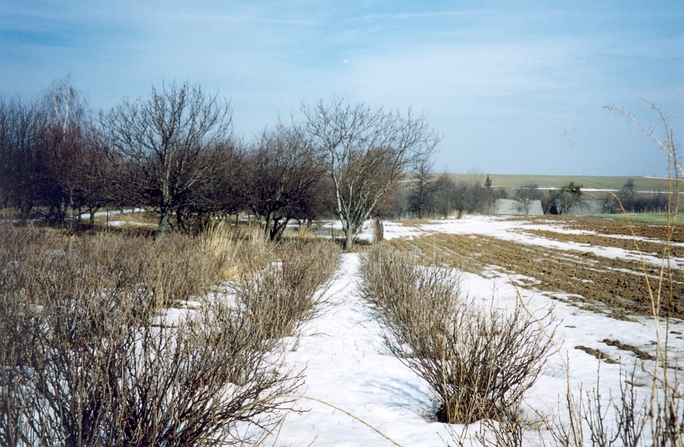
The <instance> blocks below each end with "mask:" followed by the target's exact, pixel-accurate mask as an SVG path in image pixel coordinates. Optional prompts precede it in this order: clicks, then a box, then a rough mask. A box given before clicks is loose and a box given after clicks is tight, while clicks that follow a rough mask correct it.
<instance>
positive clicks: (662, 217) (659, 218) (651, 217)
mask: <svg viewBox="0 0 684 447" xmlns="http://www.w3.org/2000/svg"><path fill="white" fill-rule="evenodd" d="M593 216H594V217H601V218H605V219H614V220H627V219H629V220H630V221H632V222H644V223H652V224H658V225H667V223H668V222H667V214H666V213H639V214H594V215H593ZM673 217H674V218H675V219H674V222H673V223H674V224H675V225H684V217H682V216H681V215H677V216H673Z"/></svg>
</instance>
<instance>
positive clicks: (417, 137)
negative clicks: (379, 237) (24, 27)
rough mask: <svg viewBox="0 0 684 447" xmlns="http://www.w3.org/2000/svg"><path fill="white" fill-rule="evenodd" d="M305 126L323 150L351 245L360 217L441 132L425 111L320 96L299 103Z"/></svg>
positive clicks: (366, 214)
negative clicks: (418, 113)
mask: <svg viewBox="0 0 684 447" xmlns="http://www.w3.org/2000/svg"><path fill="white" fill-rule="evenodd" d="M302 112H303V113H304V115H305V116H306V129H307V131H308V132H309V133H310V134H311V136H312V138H313V141H314V143H315V144H316V145H318V146H319V147H320V148H321V149H322V150H324V151H325V152H326V170H327V171H328V174H329V175H330V176H331V178H332V182H333V186H334V193H335V213H336V214H337V216H338V217H339V219H340V220H341V221H342V229H343V231H344V233H345V242H344V247H345V249H350V248H351V247H352V245H353V243H354V237H355V236H356V235H357V234H358V232H359V231H360V229H361V226H362V225H363V222H364V221H365V220H367V219H368V218H370V217H371V216H372V215H373V212H374V210H375V208H376V205H377V204H378V202H379V201H380V200H381V199H382V198H383V196H385V194H387V192H388V191H389V189H390V187H391V186H392V185H393V184H395V183H396V182H398V181H399V180H401V179H403V178H404V176H405V175H406V173H407V168H409V167H410V166H411V164H412V163H413V162H414V161H415V160H417V159H418V158H420V157H426V156H428V155H429V154H430V153H431V152H432V151H433V150H434V148H435V146H436V145H437V143H438V142H439V139H440V137H439V136H438V135H437V133H436V132H435V131H433V130H431V129H430V128H429V126H428V124H427V122H426V121H425V117H424V116H414V115H413V113H411V111H410V110H409V112H408V114H407V115H406V116H402V115H401V114H400V113H399V112H387V111H385V110H384V109H382V108H379V109H373V108H371V107H368V106H366V105H364V104H361V103H359V104H353V105H352V104H348V103H347V102H345V101H344V100H333V101H332V102H331V103H330V104H326V103H324V102H323V101H322V100H321V101H319V102H318V103H317V104H315V105H314V106H309V105H306V104H303V105H302Z"/></svg>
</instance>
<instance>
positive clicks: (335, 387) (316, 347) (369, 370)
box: [265, 217, 684, 447]
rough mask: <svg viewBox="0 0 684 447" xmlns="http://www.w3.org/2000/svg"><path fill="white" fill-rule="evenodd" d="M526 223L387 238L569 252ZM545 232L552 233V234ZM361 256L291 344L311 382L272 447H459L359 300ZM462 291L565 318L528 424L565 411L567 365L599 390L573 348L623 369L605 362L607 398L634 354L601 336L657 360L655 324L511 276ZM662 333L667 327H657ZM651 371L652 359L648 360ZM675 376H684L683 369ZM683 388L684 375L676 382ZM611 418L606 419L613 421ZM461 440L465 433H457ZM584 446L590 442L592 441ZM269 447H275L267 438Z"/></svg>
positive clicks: (293, 359) (475, 281)
mask: <svg viewBox="0 0 684 447" xmlns="http://www.w3.org/2000/svg"><path fill="white" fill-rule="evenodd" d="M521 225H523V223H521V222H520V221H519V220H506V219H501V218H491V217H475V218H466V219H461V220H447V221H436V222H435V223H432V224H426V225H422V226H419V227H404V226H403V225H401V224H393V223H386V224H385V238H386V239H391V238H395V237H413V236H417V235H419V234H430V233H431V232H446V233H459V234H470V233H473V234H486V235H489V236H494V237H499V238H503V239H507V240H519V241H525V242H526V243H538V244H553V247H554V248H556V249H563V248H564V247H565V248H571V247H570V246H568V244H565V245H563V243H561V242H554V241H548V240H544V239H542V238H539V239H536V240H535V239H534V237H532V236H530V235H529V234H527V235H523V234H520V232H518V231H515V230H516V228H518V227H519V226H521ZM547 229H548V228H547ZM615 250H619V249H606V250H598V251H597V252H596V254H598V255H603V256H624V255H625V253H621V252H617V251H615ZM359 263H360V259H359V255H358V254H345V255H343V260H342V265H341V268H340V271H339V274H338V276H337V277H336V279H335V280H334V283H333V284H332V286H331V287H330V289H329V290H328V291H327V292H326V294H327V302H326V304H324V305H322V306H323V307H322V309H321V312H320V314H319V315H318V316H317V317H316V318H315V319H314V320H312V321H310V322H309V323H308V324H307V325H305V326H304V328H303V331H302V334H301V336H300V337H299V339H298V340H296V342H295V341H293V342H292V343H291V346H290V349H289V351H288V352H287V354H286V367H288V368H289V367H291V368H295V369H301V368H306V369H305V377H306V384H305V385H304V387H303V388H302V389H301V391H300V393H301V395H303V396H305V397H303V398H301V399H300V400H299V403H298V405H299V408H301V410H303V411H302V412H301V413H296V412H293V413H290V414H288V416H287V418H286V420H285V422H284V423H283V425H282V427H281V428H280V430H279V431H278V433H277V435H274V437H277V439H273V440H272V441H274V445H276V446H280V445H283V446H290V445H292V446H308V445H312V446H364V447H368V446H382V445H401V446H405V447H409V446H440V445H442V446H443V445H454V442H453V441H451V436H450V434H449V430H448V427H447V426H445V424H441V423H439V422H436V421H435V419H434V417H433V415H434V413H435V411H436V409H437V404H436V400H435V397H434V395H433V394H432V392H431V390H430V388H429V387H428V385H427V383H426V382H425V381H423V380H422V379H421V378H419V377H418V376H417V375H416V374H415V373H413V372H412V371H411V370H410V369H408V368H407V367H405V366H404V365H403V364H402V363H401V362H400V361H399V360H397V359H396V358H394V357H393V356H392V355H391V354H390V353H389V352H388V350H387V348H386V347H385V346H384V344H383V341H382V338H381V329H380V327H379V325H378V323H377V321H376V320H375V319H374V318H373V316H372V314H371V313H370V311H369V309H368V307H367V306H366V305H365V303H364V302H363V300H362V299H360V298H359V294H358V283H359V280H360V278H359V274H358V267H359ZM462 287H463V293H464V294H465V295H467V296H468V297H469V299H473V300H478V301H482V302H483V304H484V303H488V302H491V300H495V302H496V306H499V307H502V308H510V307H512V306H514V305H515V303H516V300H517V299H519V298H518V292H519V293H520V295H521V298H522V299H523V300H524V302H525V303H527V307H528V308H529V309H531V310H533V311H535V310H536V311H540V310H543V309H546V308H548V307H549V306H553V308H554V310H553V312H554V314H555V316H556V317H557V319H558V320H559V322H560V323H559V325H558V328H557V333H556V340H557V343H558V351H557V352H555V353H554V354H553V355H552V356H551V357H550V358H549V361H548V363H547V367H546V370H545V372H544V373H543V375H542V376H541V377H540V379H539V381H538V382H537V383H536V385H535V386H534V388H533V389H532V390H531V391H530V393H529V395H528V397H527V399H526V401H525V406H524V408H523V412H524V414H525V416H526V418H527V419H528V420H529V421H540V420H541V418H542V417H544V416H548V415H551V414H555V413H558V412H559V407H562V406H563V404H564V401H565V394H566V387H567V384H566V383H567V382H566V367H565V365H566V361H567V362H568V364H569V372H570V383H571V389H573V390H574V392H576V393H577V395H578V396H579V391H578V387H579V386H580V385H581V386H582V388H583V389H584V390H585V391H586V390H590V389H592V388H594V387H595V386H596V383H597V369H598V368H599V361H598V360H597V359H596V358H594V357H592V356H591V355H589V354H587V353H585V352H583V351H581V350H579V349H576V348H575V347H576V346H580V345H581V346H586V347H589V348H596V349H600V350H601V351H603V352H605V353H607V354H608V355H610V357H611V358H613V359H619V364H607V363H605V362H601V363H600V377H601V392H602V395H603V396H604V398H606V399H607V398H608V397H609V396H610V393H609V390H611V391H612V394H613V396H616V397H617V396H618V393H619V385H618V384H619V380H620V374H621V372H622V373H625V372H631V371H632V368H633V365H634V362H635V357H634V356H633V355H632V354H631V353H629V352H627V351H624V350H618V349H617V348H615V347H612V346H608V345H607V344H605V343H603V342H602V340H604V339H619V340H620V341H621V342H623V343H626V344H630V345H633V346H636V347H638V348H639V349H641V350H643V351H645V352H649V353H653V350H654V345H653V344H654V343H655V341H656V336H657V335H656V323H655V322H654V321H653V320H652V319H650V318H647V317H637V318H634V320H633V321H618V320H614V319H610V318H608V317H606V316H603V315H599V314H596V313H592V312H589V311H584V310H580V309H578V308H576V307H572V306H570V305H566V304H564V303H560V302H557V301H552V300H550V299H549V298H548V297H546V296H543V295H540V294H537V293H534V292H531V291H527V290H525V289H519V290H516V288H515V287H514V286H513V284H511V278H510V277H508V276H504V275H501V276H494V277H492V278H488V279H485V278H483V277H481V276H478V275H474V274H468V273H463V274H462ZM659 329H660V331H661V333H660V334H661V336H664V327H662V326H661V327H660V328H659ZM669 330H670V331H671V333H674V334H676V333H679V334H684V323H683V322H681V321H674V322H671V323H670V327H669ZM670 344H671V348H672V349H671V352H672V359H673V360H678V362H679V364H680V365H681V364H684V339H683V338H682V336H681V335H680V336H679V337H676V336H674V335H672V336H671V338H670ZM645 365H646V368H647V369H648V368H651V367H652V362H649V361H647V362H646V363H645ZM678 374H680V375H681V374H682V373H681V371H680V372H679V373H678ZM680 380H681V381H682V382H684V377H680ZM636 382H637V385H639V387H638V393H639V394H638V395H639V396H640V397H641V398H645V397H647V396H648V395H649V393H650V389H649V388H648V387H647V386H645V385H647V384H648V383H649V381H648V372H647V371H643V370H641V369H638V370H637V372H636ZM612 420H613V416H612V415H609V416H608V422H609V423H610V422H611V421H612ZM478 428H479V424H473V426H471V427H469V429H468V432H467V435H466V436H472V435H474V433H475V432H477V430H478ZM452 429H453V431H455V432H457V433H459V434H460V433H462V431H463V427H462V426H456V427H452ZM540 435H541V436H542V437H544V438H546V439H550V438H549V434H548V433H547V432H545V430H540V431H529V432H528V433H527V436H526V438H527V440H528V441H529V442H530V443H532V444H537V443H538V439H539V436H540ZM587 441H588V440H587ZM265 445H271V443H270V441H269V442H266V444H265Z"/></svg>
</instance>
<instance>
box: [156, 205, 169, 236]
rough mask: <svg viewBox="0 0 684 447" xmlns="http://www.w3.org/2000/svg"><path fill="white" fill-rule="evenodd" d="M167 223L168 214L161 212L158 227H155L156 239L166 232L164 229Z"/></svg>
mask: <svg viewBox="0 0 684 447" xmlns="http://www.w3.org/2000/svg"><path fill="white" fill-rule="evenodd" d="M168 223H169V212H168V211H162V212H161V216H160V217H159V226H158V227H157V237H159V236H161V235H163V234H164V233H165V232H166V227H167V225H168Z"/></svg>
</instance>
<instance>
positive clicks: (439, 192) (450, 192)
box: [434, 172, 457, 219]
mask: <svg viewBox="0 0 684 447" xmlns="http://www.w3.org/2000/svg"><path fill="white" fill-rule="evenodd" d="M434 188H435V194H434V204H435V210H436V211H437V213H438V214H439V215H440V216H442V217H443V218H445V219H446V218H447V217H449V214H450V213H451V212H452V211H453V210H454V209H455V206H456V203H455V194H456V189H457V185H456V182H455V181H454V179H453V178H451V176H450V175H449V174H447V173H446V172H444V173H442V174H441V175H440V176H439V177H437V180H435V184H434Z"/></svg>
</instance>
